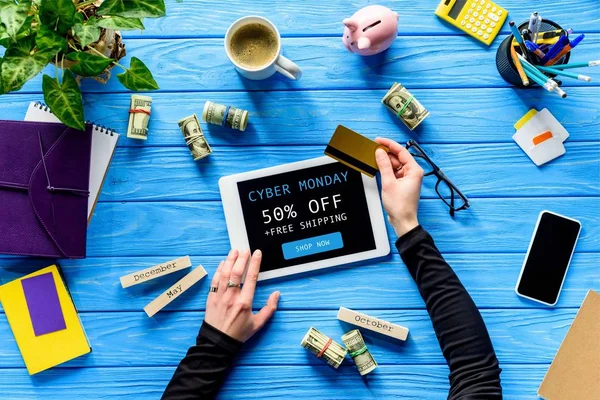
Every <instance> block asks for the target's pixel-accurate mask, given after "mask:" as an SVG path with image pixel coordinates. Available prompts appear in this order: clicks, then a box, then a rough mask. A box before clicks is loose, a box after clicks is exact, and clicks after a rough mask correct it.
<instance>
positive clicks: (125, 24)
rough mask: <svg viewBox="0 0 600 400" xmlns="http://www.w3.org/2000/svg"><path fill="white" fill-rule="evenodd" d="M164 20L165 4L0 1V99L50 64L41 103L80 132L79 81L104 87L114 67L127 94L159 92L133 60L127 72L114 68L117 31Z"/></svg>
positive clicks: (153, 0) (119, 48) (157, 0)
mask: <svg viewBox="0 0 600 400" xmlns="http://www.w3.org/2000/svg"><path fill="white" fill-rule="evenodd" d="M163 15H165V4H164V0H0V46H3V47H5V48H6V51H5V52H4V56H3V57H1V58H0V94H4V93H8V92H13V91H17V90H19V89H21V88H22V87H23V85H24V84H25V82H27V81H28V80H30V79H31V78H33V77H34V76H36V75H37V74H38V73H40V72H41V71H42V70H43V69H44V68H45V67H46V65H48V64H54V66H55V68H56V74H55V75H56V76H55V77H51V76H49V75H46V74H44V76H43V78H42V92H43V93H44V101H45V102H46V104H47V105H48V107H50V110H52V112H53V113H54V115H56V116H57V117H58V119H60V120H61V121H62V122H63V123H64V124H65V125H67V126H70V127H72V128H76V129H80V130H84V129H85V118H84V115H83V100H82V97H81V90H80V88H79V81H80V78H81V77H92V78H94V79H98V80H101V81H103V82H106V80H107V79H108V77H109V76H110V71H111V69H112V68H114V67H118V68H119V69H122V70H123V72H121V73H119V74H117V78H118V79H119V81H120V82H121V84H122V85H123V86H125V87H126V88H127V89H131V90H135V91H139V90H156V89H158V85H157V84H156V81H155V80H154V78H153V77H152V73H151V72H150V70H149V69H148V68H147V67H146V65H145V64H144V63H143V62H142V61H141V60H139V59H138V58H136V57H132V58H131V62H130V65H129V67H126V66H124V65H122V64H120V63H119V61H120V60H121V58H123V57H124V56H125V45H124V43H123V41H122V39H121V34H120V31H123V30H132V29H140V30H143V29H144V24H143V19H144V18H157V17H162V16H163ZM59 69H62V71H63V72H62V77H61V76H60V74H59V71H58V70H59ZM61 78H62V79H61Z"/></svg>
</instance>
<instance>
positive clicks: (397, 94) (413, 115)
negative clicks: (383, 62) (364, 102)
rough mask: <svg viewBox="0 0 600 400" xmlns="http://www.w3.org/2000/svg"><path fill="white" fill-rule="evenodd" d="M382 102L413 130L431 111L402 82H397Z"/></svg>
mask: <svg viewBox="0 0 600 400" xmlns="http://www.w3.org/2000/svg"><path fill="white" fill-rule="evenodd" d="M381 102H382V103H383V104H384V105H385V106H386V107H387V108H388V109H389V110H390V111H391V112H393V113H394V114H396V116H397V117H398V118H400V120H401V121H402V122H404V125H406V127H407V128H408V129H410V130H411V131H412V130H413V129H415V128H416V127H417V125H419V124H420V123H421V122H423V120H424V119H425V118H427V117H428V116H429V111H427V109H426V108H425V107H423V105H422V104H421V103H420V102H419V100H417V99H415V97H414V96H413V95H412V94H411V93H410V92H409V91H408V90H406V88H405V87H404V86H402V84H400V83H398V82H395V83H394V84H393V85H392V88H391V89H390V90H389V91H388V92H387V93H386V95H385V96H383V99H382V100H381Z"/></svg>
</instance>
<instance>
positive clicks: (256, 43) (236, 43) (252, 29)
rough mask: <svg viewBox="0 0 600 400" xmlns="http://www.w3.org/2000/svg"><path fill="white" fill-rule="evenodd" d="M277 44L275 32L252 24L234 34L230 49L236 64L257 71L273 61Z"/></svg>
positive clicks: (260, 25) (261, 25)
mask: <svg viewBox="0 0 600 400" xmlns="http://www.w3.org/2000/svg"><path fill="white" fill-rule="evenodd" d="M277 44H278V43H277V36H276V35H275V32H273V31H272V30H271V29H270V28H269V27H267V26H265V25H263V24H259V23H252V24H248V25H244V26H242V27H241V28H239V29H238V30H236V31H235V32H234V33H233V35H232V36H231V41H230V44H229V49H230V51H231V55H232V57H233V59H234V61H235V62H236V63H238V64H240V65H241V66H242V67H245V68H251V69H255V68H260V67H262V66H264V65H266V64H269V63H270V62H271V61H273V59H274V58H275V55H276V54H277Z"/></svg>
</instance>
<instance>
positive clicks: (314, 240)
mask: <svg viewBox="0 0 600 400" xmlns="http://www.w3.org/2000/svg"><path fill="white" fill-rule="evenodd" d="M342 247H344V241H343V240H342V234H341V233H340V232H334V233H328V234H327V235H321V236H315V237H311V238H307V239H301V240H296V241H294V242H288V243H284V244H282V245H281V248H282V250H283V258H285V259H286V260H291V259H292V258H298V257H304V256H310V255H311V254H319V253H323V252H326V251H330V250H336V249H341V248H342Z"/></svg>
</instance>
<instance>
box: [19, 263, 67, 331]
mask: <svg viewBox="0 0 600 400" xmlns="http://www.w3.org/2000/svg"><path fill="white" fill-rule="evenodd" d="M21 284H22V285H23V292H24V293H25V301H26V302H27V308H28V309H29V316H30V317H31V323H32V324H33V332H34V333H35V336H40V335H45V334H47V333H52V332H56V331H61V330H63V329H67V325H66V323H65V317H64V315H63V312H62V308H60V300H59V299H58V293H57V292H56V284H55V283H54V276H53V275H52V272H48V273H47V274H42V275H37V276H33V277H31V278H27V279H23V280H22V281H21Z"/></svg>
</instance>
